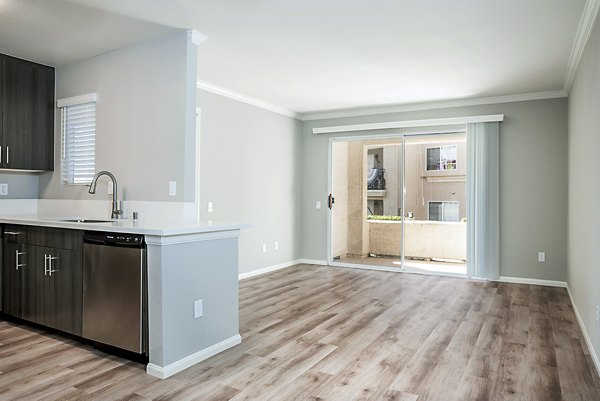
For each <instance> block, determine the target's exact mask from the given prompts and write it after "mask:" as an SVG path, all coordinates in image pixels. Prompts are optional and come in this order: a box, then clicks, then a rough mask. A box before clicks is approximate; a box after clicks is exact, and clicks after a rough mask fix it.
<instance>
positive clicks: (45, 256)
mask: <svg viewBox="0 0 600 401" xmlns="http://www.w3.org/2000/svg"><path fill="white" fill-rule="evenodd" d="M47 275H48V255H46V254H44V276H47Z"/></svg>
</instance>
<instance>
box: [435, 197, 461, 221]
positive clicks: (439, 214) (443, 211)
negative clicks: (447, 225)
mask: <svg viewBox="0 0 600 401" xmlns="http://www.w3.org/2000/svg"><path fill="white" fill-rule="evenodd" d="M458 206H459V204H458V202H429V220H432V221H459V213H458Z"/></svg>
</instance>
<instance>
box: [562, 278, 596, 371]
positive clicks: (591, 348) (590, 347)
mask: <svg viewBox="0 0 600 401" xmlns="http://www.w3.org/2000/svg"><path fill="white" fill-rule="evenodd" d="M567 292H568V293H569V298H570V299H571V305H573V312H575V317H576V318H577V323H579V328H580V329H581V332H582V333H583V338H584V339H585V344H586V345H587V347H588V351H589V352H590V356H591V357H592V361H593V362H594V366H595V367H596V371H597V372H598V376H600V359H598V354H597V353H596V350H595V349H594V346H593V344H592V340H591V339H590V336H589V335H588V331H587V329H586V327H585V323H583V319H582V318H581V315H580V314H579V310H577V305H576V304H575V300H574V299H573V295H572V294H571V289H570V288H569V286H568V285H567Z"/></svg>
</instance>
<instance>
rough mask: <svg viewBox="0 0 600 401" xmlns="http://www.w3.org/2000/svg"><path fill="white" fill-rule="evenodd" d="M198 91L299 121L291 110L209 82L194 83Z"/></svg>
mask: <svg viewBox="0 0 600 401" xmlns="http://www.w3.org/2000/svg"><path fill="white" fill-rule="evenodd" d="M196 85H197V87H198V89H202V90H205V91H208V92H212V93H216V94H217V95H221V96H225V97H228V98H230V99H233V100H237V101H238V102H242V103H247V104H250V105H252V106H256V107H260V108H261V109H264V110H268V111H272V112H273V113H277V114H281V115H283V116H286V117H291V118H295V119H297V120H300V115H299V114H298V113H296V112H294V111H292V110H288V109H286V108H284V107H280V106H277V105H274V104H272V103H267V102H263V101H262V100H259V99H256V98H253V97H251V96H247V95H244V94H243V93H239V92H236V91H232V90H230V89H226V88H223V87H220V86H217V85H213V84H211V83H209V82H205V81H198V82H197V83H196Z"/></svg>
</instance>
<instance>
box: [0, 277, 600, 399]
mask: <svg viewBox="0 0 600 401" xmlns="http://www.w3.org/2000/svg"><path fill="white" fill-rule="evenodd" d="M206 312H207V313H210V312H209V311H206ZM240 312H241V316H240V319H241V322H240V323H241V334H242V337H243V342H242V344H241V345H239V346H237V347H235V348H232V349H230V350H228V351H225V352H223V353H222V354H219V355H217V356H215V357H213V358H211V359H209V360H207V361H205V362H203V363H200V364H198V365H196V366H194V367H192V368H190V369H188V370H186V371H184V372H182V373H180V374H177V375H175V376H173V377H171V378H169V379H167V380H158V379H155V378H152V377H151V376H148V375H146V374H145V372H144V369H143V366H141V365H139V364H136V363H132V362H127V361H125V360H122V359H119V358H116V357H111V356H107V355H106V354H103V353H101V352H99V351H95V350H93V349H91V348H89V347H87V346H80V345H77V344H76V343H74V342H73V341H69V340H65V339H63V338H61V337H60V336H56V335H48V334H45V333H43V332H41V331H39V330H35V329H31V328H28V327H26V326H20V325H16V324H13V323H7V322H0V372H1V373H0V399H2V400H10V399H15V400H28V399H35V400H41V399H43V400H87V399H90V400H100V399H107V400H117V399H124V400H125V399H126V400H192V399H195V400H229V399H231V400H281V401H287V400H401V401H415V400H418V401H423V400H440V401H452V400H457V401H458V400H461V401H462V400H543V401H552V400H584V401H593V400H600V380H599V378H598V376H597V375H596V373H595V371H594V368H593V365H592V361H591V358H590V356H589V353H588V351H587V349H586V346H585V343H584V340H583V339H582V334H581V332H580V330H579V327H578V325H577V322H576V320H575V316H574V314H573V309H572V307H571V304H570V302H569V297H568V295H567V292H566V291H565V289H562V288H551V287H542V286H529V285H518V284H502V283H483V282H477V281H469V280H465V279H458V278H446V277H439V276H425V275H416V274H404V273H388V272H378V271H364V270H354V269H343V268H331V267H322V266H312V265H299V266H295V267H292V268H288V269H285V270H281V271H278V272H274V273H271V274H267V275H263V276H259V277H257V278H254V279H248V280H244V281H242V282H241V283H240Z"/></svg>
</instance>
